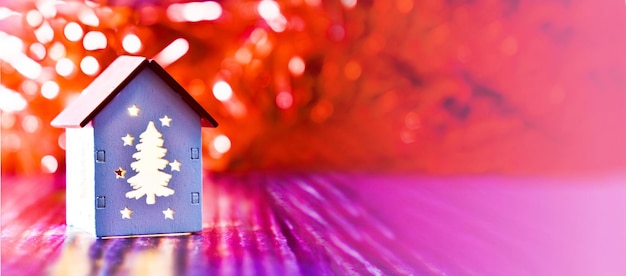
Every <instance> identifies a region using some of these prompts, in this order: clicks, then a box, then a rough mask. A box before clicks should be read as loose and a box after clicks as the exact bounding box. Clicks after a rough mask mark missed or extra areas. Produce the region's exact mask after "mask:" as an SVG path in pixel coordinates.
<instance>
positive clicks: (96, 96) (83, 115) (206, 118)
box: [51, 56, 217, 127]
mask: <svg viewBox="0 0 626 276" xmlns="http://www.w3.org/2000/svg"><path fill="white" fill-rule="evenodd" d="M146 67H149V68H150V69H152V70H153V71H154V72H155V73H156V74H157V75H158V76H159V77H160V78H161V79H163V81H165V83H167V84H168V85H169V86H170V88H172V90H174V91H175V92H176V93H178V94H179V95H180V97H181V98H182V99H183V101H185V103H187V105H189V107H191V109H193V110H194V111H195V112H196V113H197V114H198V116H200V119H201V122H202V126H203V127H217V121H215V119H213V117H211V115H209V113H208V112H207V111H206V110H204V108H203V107H202V106H201V105H200V104H199V103H198V102H197V101H196V100H194V99H193V97H191V95H189V93H187V91H185V89H184V88H183V87H182V86H180V84H178V82H176V81H175V80H174V79H173V78H172V76H170V75H169V74H168V73H167V72H166V71H165V70H164V69H163V68H162V67H161V66H159V65H158V64H157V63H156V62H155V61H153V60H148V59H146V58H145V57H136V56H120V57H118V58H117V59H116V60H115V61H113V63H111V65H109V67H107V68H106V69H105V70H104V71H103V72H102V73H101V74H100V75H99V76H98V77H97V78H96V79H95V80H94V81H93V82H92V83H91V84H89V86H87V88H85V90H83V92H82V93H81V94H80V96H78V98H77V99H76V100H74V101H73V102H72V103H71V104H70V105H68V106H67V107H66V108H65V109H64V110H63V111H62V112H61V113H60V114H59V115H57V117H56V118H54V120H52V123H51V125H52V126H54V127H84V126H85V125H87V124H88V123H89V122H90V121H91V120H92V119H93V118H94V117H95V116H96V115H97V114H98V112H100V111H101V110H102V109H103V108H104V107H105V106H106V105H107V104H108V103H109V102H110V101H111V100H112V99H113V98H114V97H115V96H116V95H117V94H118V93H119V92H120V91H122V89H123V88H124V87H125V86H126V85H127V84H128V83H129V82H130V81H131V80H132V79H133V78H135V76H136V75H137V74H138V73H139V72H141V71H142V70H143V69H144V68H146Z"/></svg>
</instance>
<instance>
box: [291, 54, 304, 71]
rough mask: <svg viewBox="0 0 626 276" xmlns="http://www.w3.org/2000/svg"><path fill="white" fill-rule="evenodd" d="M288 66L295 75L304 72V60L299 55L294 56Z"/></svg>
mask: <svg viewBox="0 0 626 276" xmlns="http://www.w3.org/2000/svg"><path fill="white" fill-rule="evenodd" d="M287 66H288V67H289V72H291V74H293V75H294V76H301V75H302V74H303V73H304V69H305V64H304V60H303V59H302V58H301V57H299V56H295V57H292V58H291V59H290V60H289V64H288V65H287Z"/></svg>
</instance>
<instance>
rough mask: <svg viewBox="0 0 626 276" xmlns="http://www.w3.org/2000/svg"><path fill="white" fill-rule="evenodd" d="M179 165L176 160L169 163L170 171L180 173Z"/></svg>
mask: <svg viewBox="0 0 626 276" xmlns="http://www.w3.org/2000/svg"><path fill="white" fill-rule="evenodd" d="M180 165H182V163H180V162H178V160H176V159H174V162H172V163H170V167H171V168H172V171H180Z"/></svg>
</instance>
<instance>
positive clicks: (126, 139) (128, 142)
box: [122, 133, 135, 146]
mask: <svg viewBox="0 0 626 276" xmlns="http://www.w3.org/2000/svg"><path fill="white" fill-rule="evenodd" d="M122 140H123V141H124V146H132V145H133V140H135V137H133V136H130V134H129V133H126V136H124V137H122Z"/></svg>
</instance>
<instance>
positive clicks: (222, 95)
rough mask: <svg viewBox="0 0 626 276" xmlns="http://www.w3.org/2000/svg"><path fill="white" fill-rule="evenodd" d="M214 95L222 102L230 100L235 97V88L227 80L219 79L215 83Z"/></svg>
mask: <svg viewBox="0 0 626 276" xmlns="http://www.w3.org/2000/svg"><path fill="white" fill-rule="evenodd" d="M213 96H215V98H216V99H217V100H219V101H221V102H225V101H228V100H230V99H231V98H232V97H233V89H232V88H231V87H230V85H229V84H228V83H227V82H225V81H217V82H215V84H213Z"/></svg>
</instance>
